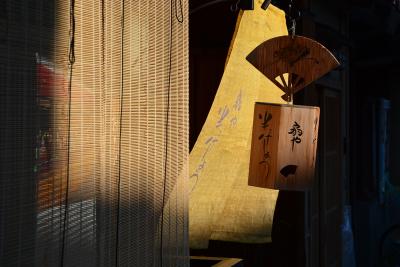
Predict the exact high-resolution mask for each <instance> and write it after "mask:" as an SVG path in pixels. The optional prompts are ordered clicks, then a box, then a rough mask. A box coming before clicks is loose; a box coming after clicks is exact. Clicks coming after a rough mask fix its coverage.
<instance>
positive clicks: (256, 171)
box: [248, 103, 319, 191]
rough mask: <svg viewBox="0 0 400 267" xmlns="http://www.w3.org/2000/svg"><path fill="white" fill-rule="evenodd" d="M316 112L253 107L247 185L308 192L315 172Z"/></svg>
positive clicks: (289, 107)
mask: <svg viewBox="0 0 400 267" xmlns="http://www.w3.org/2000/svg"><path fill="white" fill-rule="evenodd" d="M318 126H319V108H318V107H309V106H294V105H280V104H269V103H256V104H255V108H254V120H253V134H252V143H251V154H250V170H249V180H248V184H249V185H251V186H256V187H264V188H271V189H279V190H296V191H303V190H308V189H310V188H311V186H312V181H313V177H314V169H315V157H316V150H317V139H318Z"/></svg>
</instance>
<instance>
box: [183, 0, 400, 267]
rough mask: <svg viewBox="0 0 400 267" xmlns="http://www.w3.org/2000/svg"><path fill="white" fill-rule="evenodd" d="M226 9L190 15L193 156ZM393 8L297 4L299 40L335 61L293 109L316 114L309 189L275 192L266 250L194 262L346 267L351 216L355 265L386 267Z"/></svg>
mask: <svg viewBox="0 0 400 267" xmlns="http://www.w3.org/2000/svg"><path fill="white" fill-rule="evenodd" d="M233 2H234V1H231V2H226V3H219V4H215V5H213V6H209V7H207V8H204V9H202V10H199V11H197V12H195V13H193V14H191V16H190V23H191V27H190V100H191V107H190V116H191V117H190V119H191V121H190V126H191V132H190V134H191V136H190V138H191V140H190V141H191V147H192V146H193V145H194V143H195V140H196V138H197V135H198V133H199V132H200V130H201V127H202V125H203V123H204V121H205V119H206V116H207V114H208V111H209V108H210V106H211V104H212V100H213V98H214V95H215V92H216V90H217V88H218V85H219V81H220V78H221V76H222V73H223V66H224V64H225V59H226V54H227V51H228V47H229V44H230V40H231V37H232V34H233V30H234V27H235V21H236V17H237V12H232V11H231V10H230V6H231V4H232V3H233ZM255 2H257V1H255ZM273 3H274V4H275V5H278V6H279V7H281V8H282V9H287V6H288V1H273ZM397 3H398V2H396V1H386V0H369V1H359V0H352V1H322V0H298V1H294V4H295V6H296V7H297V8H298V9H299V10H301V13H302V16H301V18H300V19H299V21H298V28H297V33H298V34H300V35H305V36H309V37H311V38H314V39H316V40H318V41H319V42H321V43H322V44H323V45H325V46H326V47H327V48H328V49H330V50H331V51H332V52H333V53H334V54H335V56H336V57H337V58H338V59H339V61H340V62H341V67H340V68H338V69H337V70H335V71H333V72H331V73H330V74H328V75H326V76H325V77H323V78H322V79H320V80H319V81H318V82H316V83H314V84H313V85H311V86H309V87H308V88H306V90H304V91H302V92H300V93H298V94H297V95H295V102H296V104H306V105H317V106H320V107H321V114H322V115H321V127H320V137H319V140H320V141H319V149H318V162H317V163H318V164H317V170H316V184H315V186H314V189H313V191H312V192H309V193H301V192H297V193H296V192H284V191H281V192H280V194H279V198H278V202H277V208H276V212H275V215H274V226H273V233H272V234H273V242H272V244H267V245H257V246H255V245H244V244H235V243H226V242H220V241H218V242H216V241H212V242H211V243H210V247H209V249H208V250H204V251H192V254H197V255H213V256H228V257H242V258H245V259H247V264H248V265H247V266H348V265H346V260H348V259H345V256H344V255H345V253H346V250H348V247H346V244H345V241H346V240H347V239H346V238H347V237H348V236H347V237H346V236H345V235H344V234H343V231H342V229H343V225H344V224H343V222H344V216H343V213H344V210H345V208H346V209H347V208H348V207H350V209H351V213H350V215H351V216H350V219H351V220H352V224H351V225H352V233H353V238H354V250H355V253H354V258H355V260H356V262H357V266H362V267H364V266H365V267H369V266H371V267H372V266H385V265H384V264H385V263H383V262H382V259H381V258H380V252H381V249H382V248H381V247H382V246H381V243H382V240H383V237H384V236H385V232H387V230H388V229H390V228H391V227H393V226H395V225H398V224H400V218H399V217H400V200H399V199H400V197H399V196H400V193H399V191H398V187H399V186H400V164H399V163H400V150H399V148H400V140H399V138H398V136H400V124H399V123H398V122H399V121H400V117H399V116H400V103H399V101H400V90H398V89H399V75H400V12H399V11H398V10H397V8H396V4H397ZM201 4H204V1H200V0H199V1H195V0H193V1H191V9H192V10H194V9H195V8H196V7H199V6H200V5H201ZM382 98H384V99H386V100H388V101H390V106H391V108H390V110H389V121H388V123H387V126H388V129H389V132H390V134H389V139H388V140H389V141H388V144H387V148H388V149H387V150H386V155H387V156H388V157H386V158H385V159H386V162H387V164H386V165H387V166H388V168H387V181H388V183H387V185H386V187H385V188H386V190H385V192H384V193H382V192H381V193H380V189H379V184H380V182H381V181H382V179H383V178H382V177H380V176H379V175H378V174H377V172H376V168H377V164H378V163H377V162H378V161H379V160H380V159H382V158H380V156H379V155H378V152H377V146H376V144H375V143H374V142H377V141H376V140H375V139H376V136H377V135H378V134H377V133H379V131H380V130H381V128H380V127H378V126H377V124H376V121H375V123H374V118H373V117H372V116H371V112H372V110H375V111H376V105H375V104H373V103H377V102H379V99H382ZM375 111H374V112H375ZM333 133H334V134H333ZM374 136H375V137H374ZM373 138H375V139H374V140H375V141H374V142H373V141H372V139H373ZM332 147H334V148H335V147H336V148H335V149H336V150H332ZM332 153H334V154H335V155H336V156H334V158H332V156H331V155H332ZM331 162H336V163H335V164H333V165H332V164H330V163H331ZM396 186H397V188H396ZM333 210H334V211H333ZM293 236H294V237H295V238H293ZM399 253H400V252H399ZM335 258H337V259H335Z"/></svg>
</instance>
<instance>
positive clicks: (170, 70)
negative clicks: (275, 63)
mask: <svg viewBox="0 0 400 267" xmlns="http://www.w3.org/2000/svg"><path fill="white" fill-rule="evenodd" d="M172 1H174V6H175V18H176V20H177V21H178V23H180V24H183V21H184V17H183V7H182V1H181V0H171V1H170V5H171V8H170V32H169V36H170V38H169V69H168V91H167V112H166V121H165V132H164V136H165V148H164V151H165V153H164V180H163V194H162V202H161V203H162V205H161V225H160V265H161V267H162V266H163V232H164V205H165V195H166V191H167V181H168V177H167V161H168V138H169V134H168V128H169V112H170V102H171V73H172V41H173V36H172V33H173V23H172V17H173V15H172V13H173V11H172V7H173V3H172ZM176 1H179V6H180V14H181V17H178V15H177V3H176Z"/></svg>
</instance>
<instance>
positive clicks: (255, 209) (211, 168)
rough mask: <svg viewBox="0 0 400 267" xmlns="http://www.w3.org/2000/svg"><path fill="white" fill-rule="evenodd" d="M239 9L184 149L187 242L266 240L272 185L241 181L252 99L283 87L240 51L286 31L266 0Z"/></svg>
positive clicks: (273, 95)
mask: <svg viewBox="0 0 400 267" xmlns="http://www.w3.org/2000/svg"><path fill="white" fill-rule="evenodd" d="M261 3H262V1H261V0H256V1H255V10H253V11H242V12H241V14H240V15H239V18H238V23H237V26H236V31H235V35H234V37H233V41H232V43H231V50H230V53H229V56H228V59H227V62H226V66H225V72H224V75H223V77H222V80H221V83H220V86H219V88H218V92H217V94H216V96H215V99H214V102H213V105H212V107H211V110H210V112H209V114H208V117H207V120H206V122H205V124H204V126H203V129H202V131H201V133H200V135H199V137H198V139H197V142H196V144H195V146H194V148H193V150H192V152H191V154H190V167H189V175H190V178H189V193H190V197H189V199H190V202H189V233H190V247H191V248H198V249H200V248H206V247H207V246H208V241H209V240H224V241H235V242H245V243H264V242H270V240H271V239H270V236H271V228H272V219H273V214H274V210H275V204H276V199H277V196H278V191H275V190H270V189H262V188H256V187H250V186H248V185H247V180H248V172H249V160H250V145H251V131H252V120H253V110H254V103H255V102H256V101H259V102H270V103H283V100H282V98H281V95H282V94H283V92H282V91H281V90H280V89H278V88H277V87H276V86H275V85H274V84H273V83H272V82H270V81H269V80H268V79H267V78H266V77H265V76H264V75H263V74H262V73H261V72H259V71H258V70H257V69H256V68H255V67H253V66H252V65H251V64H250V63H249V62H248V61H247V60H246V56H247V55H248V54H249V53H250V52H251V51H253V49H255V48H256V47H257V46H258V45H259V44H261V43H262V42H264V41H266V40H268V39H271V38H273V37H276V36H281V35H287V28H286V22H285V14H284V12H283V11H281V10H280V9H278V8H276V7H274V6H273V5H270V6H269V8H268V9H267V10H266V11H265V10H263V9H261V7H260V6H261Z"/></svg>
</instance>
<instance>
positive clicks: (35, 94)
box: [0, 0, 189, 266]
mask: <svg viewBox="0 0 400 267" xmlns="http://www.w3.org/2000/svg"><path fill="white" fill-rule="evenodd" d="M187 9H188V1H187V0H171V1H151V0H147V1H145V0H140V1H133V0H118V1H112V0H102V1H100V0H70V1H65V0H30V1H22V0H8V1H2V2H1V4H0V12H1V13H2V14H1V15H2V17H1V18H0V32H1V34H0V90H1V91H0V93H1V96H0V109H1V115H0V116H1V122H2V123H1V125H2V126H1V132H0V134H1V135H0V137H1V138H0V140H1V152H0V157H1V165H0V166H1V169H0V171H1V179H0V193H1V195H0V265H1V266H188V265H189V261H188V240H187V238H188V233H187V227H188V218H187V208H188V206H187V196H186V182H187V181H186V179H187V160H188V98H189V97H188V13H187ZM4 32H5V33H4Z"/></svg>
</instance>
